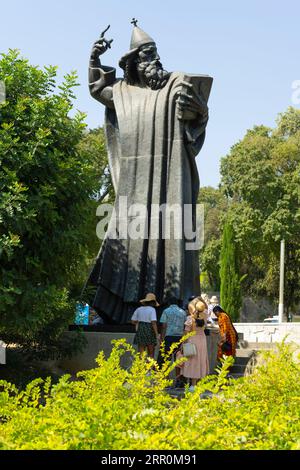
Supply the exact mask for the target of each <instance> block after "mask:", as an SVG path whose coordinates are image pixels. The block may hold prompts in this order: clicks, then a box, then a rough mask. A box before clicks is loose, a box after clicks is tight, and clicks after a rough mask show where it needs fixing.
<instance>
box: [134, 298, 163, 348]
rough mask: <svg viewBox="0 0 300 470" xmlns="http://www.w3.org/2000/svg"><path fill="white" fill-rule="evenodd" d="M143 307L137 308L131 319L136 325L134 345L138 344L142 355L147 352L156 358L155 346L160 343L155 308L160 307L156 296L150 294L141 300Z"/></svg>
mask: <svg viewBox="0 0 300 470" xmlns="http://www.w3.org/2000/svg"><path fill="white" fill-rule="evenodd" d="M140 304H142V306H141V307H139V308H137V309H136V310H135V312H134V314H133V316H132V318H131V321H132V323H133V324H134V325H136V335H135V339H134V344H137V346H138V350H139V352H140V353H143V352H144V351H145V350H147V352H148V355H149V356H150V357H154V351H155V346H156V345H157V343H159V341H160V337H159V334H158V329H157V315H156V310H155V307H159V303H158V302H157V300H156V295H155V294H152V293H149V294H147V295H146V297H145V299H142V300H140Z"/></svg>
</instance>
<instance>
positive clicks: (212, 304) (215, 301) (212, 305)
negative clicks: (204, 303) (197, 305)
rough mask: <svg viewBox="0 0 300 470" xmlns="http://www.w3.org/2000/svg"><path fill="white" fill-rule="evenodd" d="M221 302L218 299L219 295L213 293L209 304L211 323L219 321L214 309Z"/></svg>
mask: <svg viewBox="0 0 300 470" xmlns="http://www.w3.org/2000/svg"><path fill="white" fill-rule="evenodd" d="M219 304H220V301H219V299H218V297H217V296H216V295H213V296H212V297H211V298H210V299H209V304H208V319H209V322H211V323H214V322H215V321H217V317H216V315H215V314H214V312H213V310H214V308H215V307H216V306H217V305H219Z"/></svg>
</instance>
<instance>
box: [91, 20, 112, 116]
mask: <svg viewBox="0 0 300 470" xmlns="http://www.w3.org/2000/svg"><path fill="white" fill-rule="evenodd" d="M109 28H110V26H108V27H107V28H106V29H105V30H104V31H103V32H102V33H101V36H100V38H99V39H98V40H97V41H96V42H95V43H94V44H93V48H92V52H91V56H90V66H89V87H90V93H91V95H92V96H93V98H95V99H96V100H97V101H100V103H102V104H103V105H104V106H107V107H108V108H113V107H114V105H113V93H112V85H113V84H114V82H115V81H116V70H115V69H114V68H113V67H108V66H105V65H102V64H101V61H100V56H101V55H103V54H104V53H105V52H106V51H107V49H110V48H111V44H112V42H113V39H110V40H107V39H106V38H105V33H106V32H107V31H108V30H109Z"/></svg>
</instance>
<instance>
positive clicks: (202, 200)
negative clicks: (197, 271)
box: [198, 186, 228, 291]
mask: <svg viewBox="0 0 300 470" xmlns="http://www.w3.org/2000/svg"><path fill="white" fill-rule="evenodd" d="M198 204H203V205H204V230H205V232H204V235H205V237H204V242H205V243H204V247H203V248H202V249H201V251H200V267H201V272H204V273H205V274H206V275H207V277H208V284H207V285H206V283H205V284H203V283H202V287H203V289H204V290H208V291H219V290H220V263H219V261H220V251H221V236H222V215H223V213H224V212H225V211H226V208H227V205H228V202H227V199H226V196H225V194H224V193H223V192H222V191H220V190H219V189H214V188H211V187H210V186H207V187H204V188H201V189H200V194H199V199H198Z"/></svg>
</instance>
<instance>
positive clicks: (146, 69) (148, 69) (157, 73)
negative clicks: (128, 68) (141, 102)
mask: <svg viewBox="0 0 300 470" xmlns="http://www.w3.org/2000/svg"><path fill="white" fill-rule="evenodd" d="M136 67H137V72H138V75H139V78H140V81H141V82H144V83H145V84H146V85H147V86H148V87H150V88H151V89H152V90H158V89H160V88H163V87H164V86H165V85H166V83H167V81H168V79H169V76H170V74H169V73H168V72H166V70H164V69H163V66H162V64H161V62H160V57H159V55H158V53H157V49H156V46H155V44H146V45H145V46H142V47H141V48H140V50H139V52H138V57H137V59H136Z"/></svg>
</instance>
